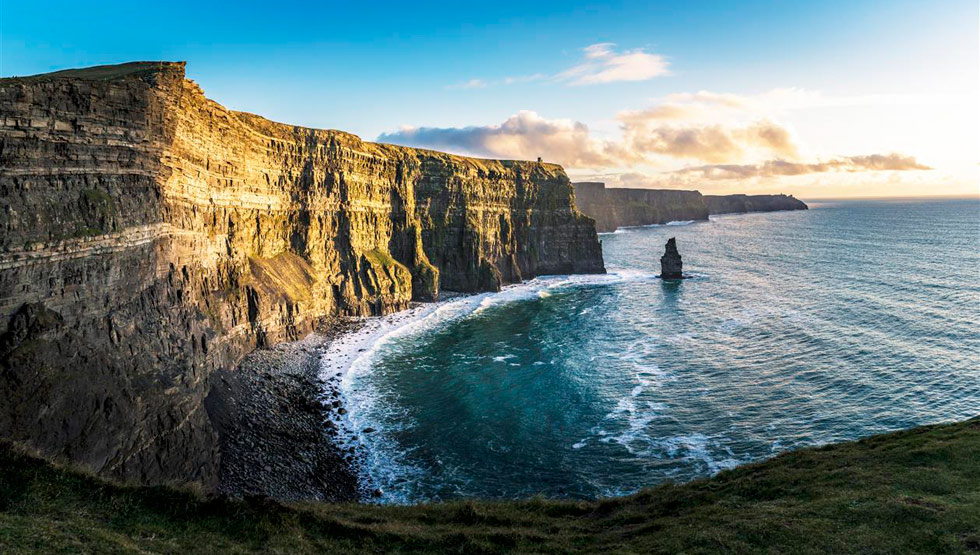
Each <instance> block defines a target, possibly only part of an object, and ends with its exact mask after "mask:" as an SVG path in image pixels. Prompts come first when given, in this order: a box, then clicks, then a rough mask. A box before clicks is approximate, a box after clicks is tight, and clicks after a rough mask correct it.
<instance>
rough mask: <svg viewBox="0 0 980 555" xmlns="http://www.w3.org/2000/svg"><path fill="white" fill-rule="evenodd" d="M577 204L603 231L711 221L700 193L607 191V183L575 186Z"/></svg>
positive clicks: (650, 190) (588, 183) (597, 227)
mask: <svg viewBox="0 0 980 555" xmlns="http://www.w3.org/2000/svg"><path fill="white" fill-rule="evenodd" d="M574 185H575V203H576V205H577V206H578V207H579V209H580V210H581V211H582V212H583V213H585V214H586V215H588V216H589V217H591V218H593V219H594V220H595V223H596V229H597V230H598V231H599V232H600V233H603V232H608V231H615V230H616V228H619V227H628V226H637V225H651V224H665V223H667V222H675V221H687V220H707V219H708V208H707V207H706V206H705V204H704V197H702V196H701V193H699V192H697V191H679V190H674V189H607V188H606V186H605V184H603V183H594V182H584V183H575V184H574Z"/></svg>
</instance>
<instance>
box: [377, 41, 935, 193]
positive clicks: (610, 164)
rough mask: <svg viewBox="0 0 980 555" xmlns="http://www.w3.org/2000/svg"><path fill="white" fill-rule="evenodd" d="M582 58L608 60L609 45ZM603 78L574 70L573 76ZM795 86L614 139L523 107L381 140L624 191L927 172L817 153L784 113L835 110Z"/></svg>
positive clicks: (625, 126)
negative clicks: (547, 170)
mask: <svg viewBox="0 0 980 555" xmlns="http://www.w3.org/2000/svg"><path fill="white" fill-rule="evenodd" d="M596 46H597V48H595V49H594V50H592V51H590V52H589V53H588V56H592V57H593V58H592V59H599V60H606V59H608V58H609V57H610V56H615V55H614V54H610V52H611V50H609V48H610V47H609V46H608V45H596ZM600 73H601V72H597V71H593V70H589V71H582V72H577V73H576V76H575V77H569V78H570V79H578V78H580V77H581V76H585V75H589V76H596V75H599V74H600ZM848 102H852V100H847V99H834V98H826V97H824V96H823V95H821V94H819V93H814V92H810V91H804V90H800V89H777V90H773V91H769V92H766V93H762V94H759V95H751V96H746V95H734V94H722V93H713V92H709V91H700V92H697V93H684V94H674V95H669V96H667V97H664V98H663V99H661V100H660V101H659V102H657V103H656V104H654V105H652V106H650V107H648V108H646V109H643V110H634V111H623V112H620V113H618V114H617V115H616V121H617V122H618V127H619V134H618V136H617V137H615V138H612V139H607V138H600V137H598V136H596V134H594V133H593V132H592V131H591V130H590V129H589V127H588V126H587V125H586V124H584V123H582V122H579V121H574V120H571V119H549V118H545V117H542V116H541V115H539V114H537V113H536V112H532V111H521V112H519V113H517V114H514V115H513V116H511V117H509V118H508V119H507V120H506V121H504V122H502V123H499V124H493V125H485V126H470V127H448V128H433V127H406V128H403V129H401V130H399V131H396V132H393V133H386V134H382V135H381V136H380V137H379V138H378V140H379V141H381V142H390V143H396V144H402V145H407V146H416V147H422V148H431V149H436V150H446V151H450V152H457V153H460V154H468V155H471V156H481V157H492V158H506V159H527V160H533V159H535V158H537V157H539V156H540V157H542V158H543V159H545V160H546V161H550V162H557V163H560V164H562V165H564V166H565V167H566V168H567V169H569V170H570V173H572V174H573V175H576V176H577V177H585V176H587V177H592V178H598V179H606V180H607V181H610V182H612V183H615V184H618V185H622V186H630V185H633V186H647V187H651V186H665V187H695V188H696V187H698V186H699V184H700V183H705V182H721V181H725V180H753V182H755V183H759V182H761V181H765V180H769V181H774V180H778V179H781V178H786V177H794V176H803V175H809V174H839V175H843V174H850V173H855V172H909V171H915V170H930V169H932V168H930V167H928V166H926V165H925V164H922V163H920V162H918V161H917V160H916V159H915V158H914V157H912V156H908V155H903V154H898V153H894V152H887V153H875V154H868V155H858V156H853V155H852V156H841V155H832V156H823V157H820V156H813V155H810V154H807V148H806V145H805V144H804V143H803V142H802V141H801V140H800V139H799V138H798V137H797V136H796V133H795V132H794V131H793V129H792V128H791V126H789V125H787V124H785V123H782V122H781V121H780V120H781V116H782V115H783V114H785V113H786V112H787V111H791V110H795V109H801V108H808V107H814V106H816V107H825V106H828V105H840V104H845V103H848Z"/></svg>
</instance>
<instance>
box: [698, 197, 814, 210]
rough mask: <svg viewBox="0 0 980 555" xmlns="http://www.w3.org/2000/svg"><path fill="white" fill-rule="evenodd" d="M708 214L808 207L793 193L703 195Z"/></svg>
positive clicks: (804, 208) (802, 208) (803, 208)
mask: <svg viewBox="0 0 980 555" xmlns="http://www.w3.org/2000/svg"><path fill="white" fill-rule="evenodd" d="M704 202H705V204H706V205H707V206H708V212H709V213H710V214H744V213H746V212H778V211H781V210H806V209H808V208H809V207H808V206H807V205H806V203H805V202H803V201H802V200H799V199H797V198H796V197H794V196H793V195H705V197H704Z"/></svg>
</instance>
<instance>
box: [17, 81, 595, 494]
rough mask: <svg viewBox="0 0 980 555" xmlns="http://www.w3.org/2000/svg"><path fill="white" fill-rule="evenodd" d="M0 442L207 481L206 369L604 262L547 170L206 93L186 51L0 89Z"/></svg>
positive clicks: (570, 198)
mask: <svg viewBox="0 0 980 555" xmlns="http://www.w3.org/2000/svg"><path fill="white" fill-rule="evenodd" d="M0 230H2V233H0V436H2V437H5V438H8V439H12V440H15V441H20V442H23V443H25V444H28V445H30V446H32V447H33V448H35V449H37V450H38V451H39V452H40V453H41V454H43V455H45V456H48V457H52V458H55V459H64V460H68V461H71V462H73V463H76V464H81V465H84V466H86V467H88V468H90V469H92V470H95V471H97V472H99V473H102V474H105V475H108V476H112V477H117V478H125V479H130V480H136V481H140V482H149V483H160V482H186V481H197V482H200V483H202V484H203V485H204V486H205V487H213V486H214V483H215V480H216V469H217V465H218V459H219V457H220V453H219V452H218V448H217V441H216V437H215V432H214V429H213V426H212V425H211V422H210V421H209V418H208V415H207V412H206V410H204V403H203V400H204V398H205V397H206V396H207V394H208V391H209V389H210V382H209V380H210V378H211V376H212V375H213V374H214V373H215V372H216V371H217V370H219V369H228V368H233V367H234V366H235V365H236V364H237V363H238V361H239V360H240V359H241V358H242V357H243V356H244V355H245V354H246V353H248V352H250V351H251V350H253V349H254V348H256V347H261V346H266V345H271V344H274V343H277V342H281V341H287V340H292V339H297V338H299V337H301V336H303V335H305V334H306V333H308V332H309V331H310V330H311V329H312V327H313V326H314V325H315V324H316V323H317V322H318V321H320V320H322V319H324V318H326V317H330V316H334V315H370V314H383V313H388V312H392V311H396V310H400V309H403V308H406V307H407V306H408V304H409V302H410V301H412V300H432V299H436V298H437V297H438V295H439V291H440V289H451V290H456V291H463V292H474V291H492V290H496V289H499V288H500V287H501V286H502V285H504V284H507V283H514V282H519V281H521V280H523V279H528V278H531V277H534V276H536V275H541V274H551V273H590V272H603V271H604V269H603V263H602V253H601V249H600V245H599V241H598V239H597V237H596V231H595V228H594V226H593V223H592V221H591V220H590V219H589V218H587V217H585V216H583V215H582V214H581V213H580V212H579V211H578V210H577V208H576V206H575V204H574V195H573V191H572V186H571V184H570V183H569V180H568V178H567V176H566V175H565V172H564V171H563V170H562V168H561V167H559V166H556V165H552V164H542V163H534V162H520V161H498V160H478V159H473V158H465V157H460V156H452V155H449V154H443V153H439V152H432V151H425V150H418V149H412V148H406V147H400V146H392V145H384V144H374V143H369V142H365V141H362V140H361V139H360V138H358V137H356V136H354V135H351V134H348V133H343V132H340V131H332V130H320V129H308V128H303V127H297V126H291V125H285V124H281V123H275V122H272V121H269V120H267V119H264V118H262V117H259V116H256V115H253V114H247V113H242V112H235V111H231V110H228V109H226V108H224V107H222V106H221V105H219V104H217V103H215V102H213V101H211V100H208V99H207V98H206V97H205V96H204V94H203V92H202V91H201V89H200V88H199V87H198V86H197V85H196V84H195V83H194V82H192V81H189V80H187V79H185V77H184V64H183V63H169V62H135V63H130V64H122V65H116V66H103V67H96V68H87V69H81V70H69V71H63V72H57V73H51V74H45V75H39V76H33V77H23V78H6V79H2V80H0Z"/></svg>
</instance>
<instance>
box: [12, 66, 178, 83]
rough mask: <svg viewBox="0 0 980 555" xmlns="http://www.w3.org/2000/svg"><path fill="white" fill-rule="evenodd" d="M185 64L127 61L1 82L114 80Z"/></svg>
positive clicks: (140, 75) (139, 75) (149, 73)
mask: <svg viewBox="0 0 980 555" xmlns="http://www.w3.org/2000/svg"><path fill="white" fill-rule="evenodd" d="M181 65H183V64H182V62H127V63H124V64H114V65H104V66H93V67H86V68H80V69H65V70H61V71H53V72H51V73H41V74H38V75H27V76H21V77H4V78H2V79H0V83H13V82H17V81H21V82H34V81H47V80H51V79H64V78H69V79H87V80H91V81H112V80H115V79H125V78H131V77H142V76H144V75H151V74H153V73H157V72H159V71H162V70H164V69H166V68H168V67H177V66H181Z"/></svg>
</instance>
